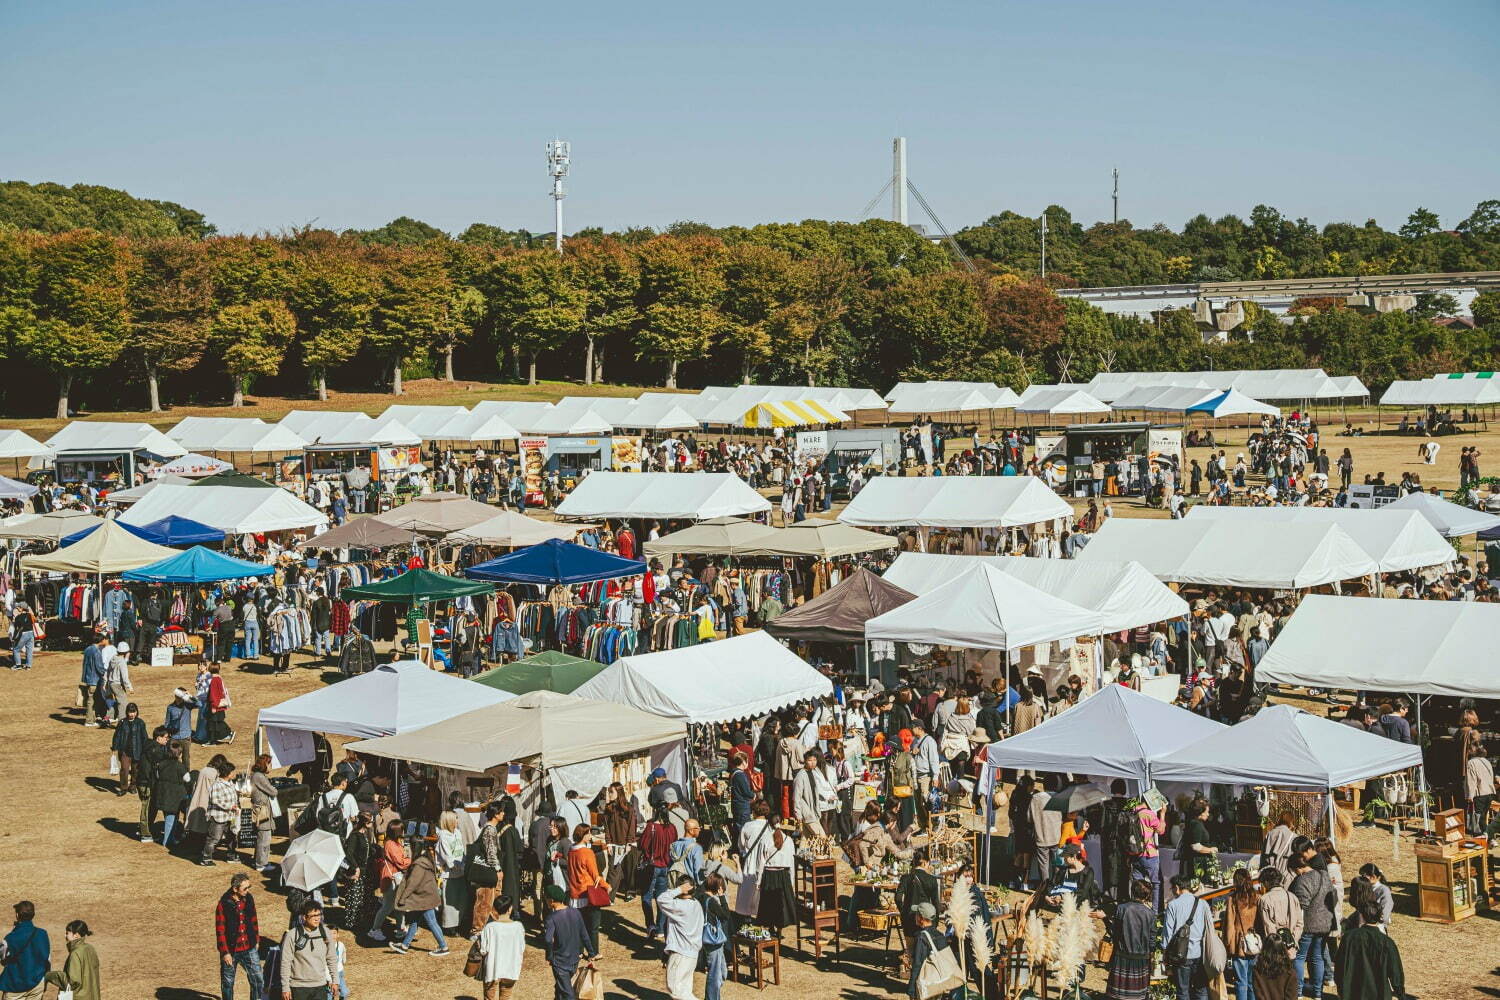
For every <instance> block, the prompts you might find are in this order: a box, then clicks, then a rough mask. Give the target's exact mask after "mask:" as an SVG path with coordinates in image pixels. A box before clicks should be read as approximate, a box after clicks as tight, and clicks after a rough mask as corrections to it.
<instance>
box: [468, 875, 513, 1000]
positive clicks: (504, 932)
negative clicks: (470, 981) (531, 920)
mask: <svg viewBox="0 0 1500 1000" xmlns="http://www.w3.org/2000/svg"><path fill="white" fill-rule="evenodd" d="M510 912H511V901H510V897H509V896H496V897H495V903H494V912H493V913H491V914H490V919H489V921H488V922H487V923H486V924H485V925H484V928H483V929H482V930H480V932H479V940H478V941H477V942H475V946H476V947H477V948H478V949H479V974H478V975H476V976H475V977H474V978H475V979H477V980H479V981H480V982H481V983H483V984H484V1000H510V992H511V990H513V989H515V986H516V980H517V979H519V978H521V953H522V951H524V950H525V948H526V935H525V931H524V930H523V928H522V927H521V925H520V924H518V923H516V922H515V921H513V920H511V919H510Z"/></svg>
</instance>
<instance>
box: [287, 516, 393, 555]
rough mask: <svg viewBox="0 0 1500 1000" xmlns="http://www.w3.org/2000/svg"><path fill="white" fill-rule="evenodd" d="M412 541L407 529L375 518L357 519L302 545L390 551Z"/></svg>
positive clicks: (310, 547)
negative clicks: (395, 546)
mask: <svg viewBox="0 0 1500 1000" xmlns="http://www.w3.org/2000/svg"><path fill="white" fill-rule="evenodd" d="M411 540H412V538H411V532H410V531H409V530H407V529H406V528H398V527H396V526H395V525H391V524H386V523H385V522H384V521H377V520H376V519H375V518H373V517H357V518H355V519H354V520H352V521H345V522H344V523H343V524H340V525H338V526H337V527H334V528H329V529H328V530H327V531H325V532H323V533H322V534H321V535H314V536H313V537H311V538H309V539H308V540H307V541H305V542H303V543H302V545H303V547H304V548H309V549H346V548H347V549H388V548H390V547H391V546H393V545H406V544H408V543H409V542H411Z"/></svg>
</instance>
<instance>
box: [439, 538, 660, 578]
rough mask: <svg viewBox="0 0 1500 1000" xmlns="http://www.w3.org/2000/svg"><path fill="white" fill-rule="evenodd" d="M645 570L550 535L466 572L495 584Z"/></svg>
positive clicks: (638, 562)
mask: <svg viewBox="0 0 1500 1000" xmlns="http://www.w3.org/2000/svg"><path fill="white" fill-rule="evenodd" d="M644 572H646V563H645V562H644V561H642V560H640V559H626V558H624V557H623V556H617V555H613V554H612V553H609V552H600V551H599V550H598V549H591V548H589V547H588V546H586V545H576V544H574V543H573V542H565V541H563V540H562V539H560V538H549V539H548V540H547V541H545V542H540V543H538V544H536V545H528V546H527V547H526V548H524V549H518V550H516V551H515V552H512V553H510V554H509V555H504V556H500V557H499V558H498V559H491V560H490V561H489V562H482V563H480V564H478V565H477V566H470V567H469V568H468V569H466V570H464V575H465V576H469V577H473V578H474V579H476V580H493V581H495V582H496V583H542V584H556V583H593V582H594V581H595V580H617V579H619V578H620V577H623V576H640V575H641V574H642V573H644Z"/></svg>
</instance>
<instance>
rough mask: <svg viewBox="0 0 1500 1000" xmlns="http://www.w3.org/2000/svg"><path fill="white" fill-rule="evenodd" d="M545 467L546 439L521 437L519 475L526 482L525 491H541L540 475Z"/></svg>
mask: <svg viewBox="0 0 1500 1000" xmlns="http://www.w3.org/2000/svg"><path fill="white" fill-rule="evenodd" d="M546 468H547V439H546V438H544V437H536V438H527V437H523V438H522V439H521V469H522V473H521V476H522V479H524V480H525V482H526V492H528V493H540V492H541V490H542V475H543V473H544V472H545V471H546Z"/></svg>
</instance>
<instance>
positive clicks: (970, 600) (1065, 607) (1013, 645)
mask: <svg viewBox="0 0 1500 1000" xmlns="http://www.w3.org/2000/svg"><path fill="white" fill-rule="evenodd" d="M1102 621H1103V619H1102V618H1101V617H1100V615H1099V614H1098V613H1096V612H1094V611H1090V610H1088V609H1087V608H1081V607H1079V606H1078V605H1076V604H1072V603H1070V602H1068V601H1064V600H1062V599H1061V598H1058V597H1053V596H1052V595H1051V594H1048V593H1046V592H1044V591H1041V590H1038V589H1037V588H1036V587H1033V586H1031V584H1029V583H1023V582H1022V581H1020V580H1019V579H1017V578H1016V577H1013V576H1010V575H1008V574H1006V573H1002V572H1001V571H1000V570H998V569H996V568H995V567H993V566H990V565H987V564H985V563H982V562H976V563H975V565H973V566H971V567H970V568H969V569H967V570H965V571H964V572H963V573H961V574H959V576H958V577H957V578H955V579H953V580H952V581H950V582H948V583H945V584H943V585H942V586H941V587H938V588H936V589H935V590H932V591H929V592H928V593H926V594H923V595H922V596H920V597H918V598H917V599H916V600H913V601H910V602H908V603H906V604H903V605H902V606H901V607H899V608H893V609H892V610H890V611H887V612H886V613H885V614H883V615H877V616H876V617H874V618H871V619H870V620H869V621H867V622H865V639H866V640H871V639H890V640H895V641H899V642H917V643H925V644H931V645H938V646H959V647H963V648H965V649H999V650H1010V649H1021V648H1023V647H1026V646H1034V645H1036V644H1037V643H1040V642H1055V641H1058V640H1072V639H1076V638H1078V637H1079V636H1081V635H1095V634H1097V633H1099V632H1100V631H1102Z"/></svg>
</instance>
